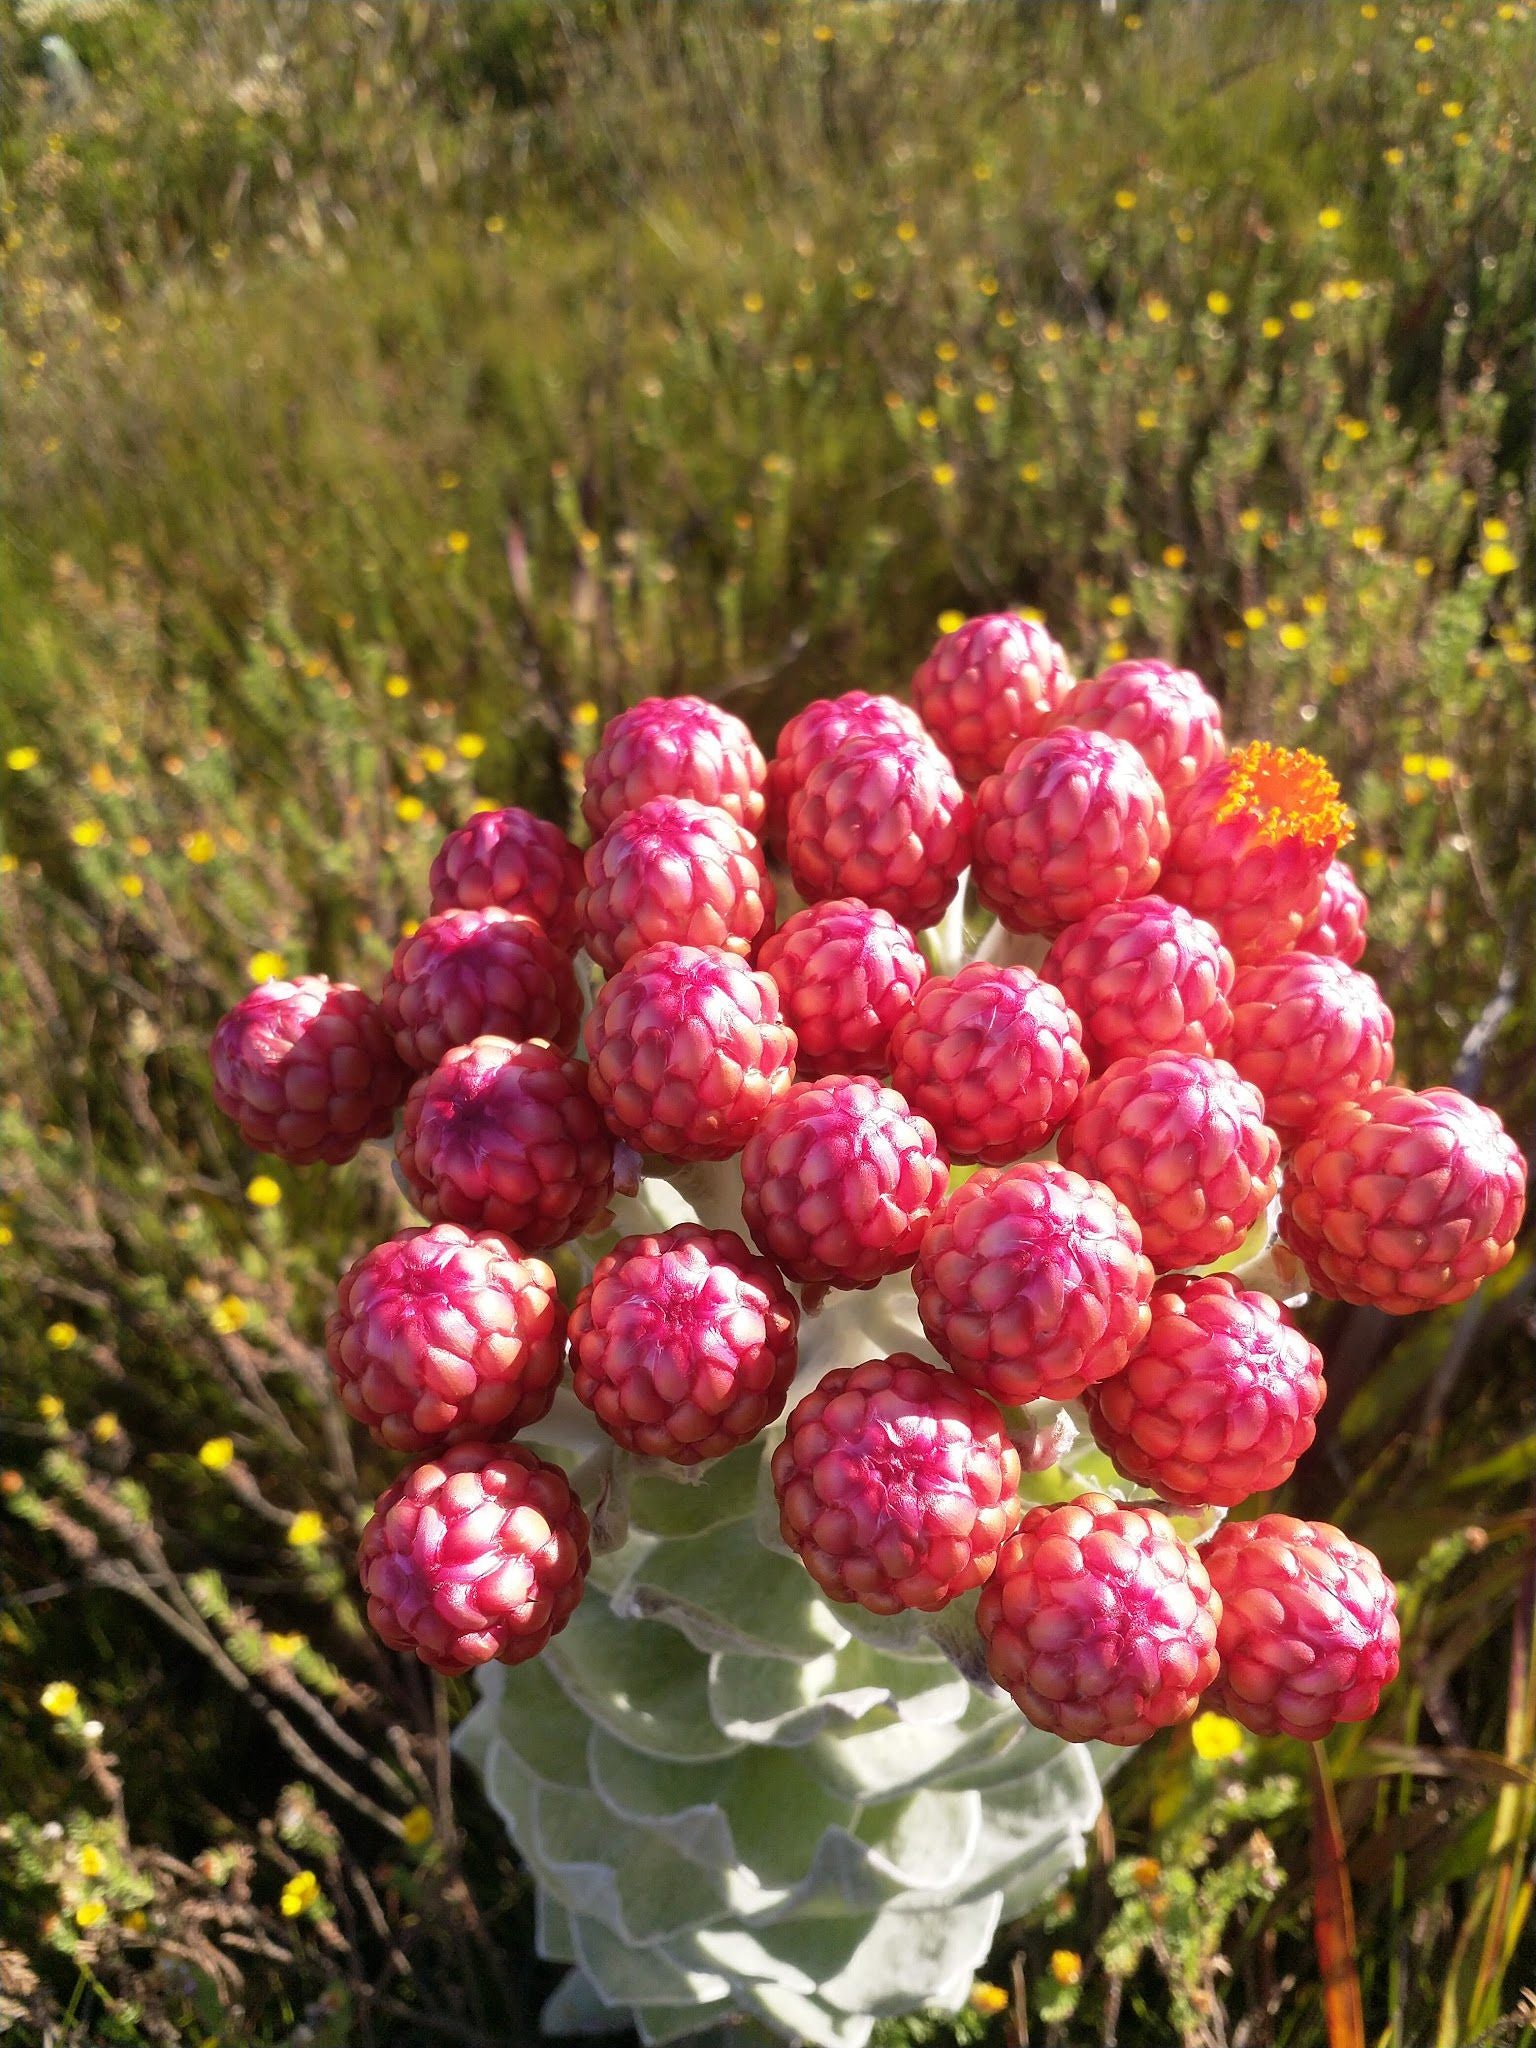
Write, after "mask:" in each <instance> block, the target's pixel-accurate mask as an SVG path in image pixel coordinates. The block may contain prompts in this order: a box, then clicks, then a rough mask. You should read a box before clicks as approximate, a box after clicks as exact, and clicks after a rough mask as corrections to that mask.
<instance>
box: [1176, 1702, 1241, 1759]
mask: <svg viewBox="0 0 1536 2048" xmlns="http://www.w3.org/2000/svg"><path fill="white" fill-rule="evenodd" d="M1189 1739H1190V1741H1191V1742H1192V1743H1193V1744H1194V1746H1195V1755H1196V1756H1197V1757H1200V1758H1201V1759H1202V1760H1203V1761H1204V1762H1205V1763H1208V1764H1215V1763H1220V1762H1222V1760H1223V1759H1224V1758H1226V1757H1229V1756H1236V1755H1237V1754H1238V1752H1239V1751H1240V1750H1241V1748H1242V1746H1243V1731H1242V1729H1241V1728H1239V1727H1238V1725H1237V1723H1236V1722H1235V1721H1229V1720H1228V1719H1227V1717H1226V1715H1225V1714H1197V1715H1196V1716H1195V1719H1194V1723H1193V1725H1192V1726H1191V1728H1190V1731H1189Z"/></svg>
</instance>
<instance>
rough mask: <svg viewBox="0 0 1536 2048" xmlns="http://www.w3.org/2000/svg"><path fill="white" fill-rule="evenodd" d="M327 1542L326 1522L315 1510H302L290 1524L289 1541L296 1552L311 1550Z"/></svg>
mask: <svg viewBox="0 0 1536 2048" xmlns="http://www.w3.org/2000/svg"><path fill="white" fill-rule="evenodd" d="M324 1540H325V1522H324V1519H323V1518H322V1517H321V1516H320V1515H317V1514H316V1513H315V1511H314V1509H313V1508H301V1509H300V1510H299V1512H298V1513H297V1514H296V1515H295V1516H294V1518H293V1520H292V1521H291V1522H290V1523H289V1524H288V1541H289V1544H290V1545H291V1546H292V1548H293V1549H295V1550H311V1549H313V1548H314V1546H315V1544H317V1543H323V1542H324Z"/></svg>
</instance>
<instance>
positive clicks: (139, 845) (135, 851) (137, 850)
mask: <svg viewBox="0 0 1536 2048" xmlns="http://www.w3.org/2000/svg"><path fill="white" fill-rule="evenodd" d="M128 851H129V852H130V853H131V854H132V855H133V857H134V859H135V860H148V858H149V856H150V854H151V853H153V852H154V848H153V847H152V846H151V845H150V843H149V841H148V840H147V839H146V838H145V837H144V834H143V833H142V832H135V833H134V835H133V837H132V838H131V839H130V840H129V842H128Z"/></svg>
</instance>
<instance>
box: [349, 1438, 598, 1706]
mask: <svg viewBox="0 0 1536 2048" xmlns="http://www.w3.org/2000/svg"><path fill="white" fill-rule="evenodd" d="M590 1563H591V1557H590V1553H589V1550H588V1538H587V1518H586V1516H585V1515H584V1514H583V1513H582V1509H581V1504H580V1502H579V1501H578V1500H577V1498H576V1496H575V1494H574V1493H572V1491H571V1488H570V1483H569V1481H568V1480H567V1479H566V1476H565V1474H564V1473H563V1472H562V1471H561V1470H560V1468H559V1466H558V1465H546V1464H545V1462H544V1460H543V1459H542V1458H536V1457H535V1456H534V1455H533V1453H532V1452H531V1451H525V1450H524V1449H523V1448H522V1447H521V1445H519V1444H459V1445H458V1446H456V1447H455V1448H454V1449H453V1450H450V1451H445V1452H444V1453H443V1454H442V1456H441V1457H438V1458H424V1459H422V1461H421V1462H420V1464H417V1465H412V1466H410V1467H409V1468H408V1469H407V1470H406V1471H404V1472H402V1473H401V1475H400V1477H399V1478H398V1479H397V1480H396V1481H395V1483H394V1485H393V1486H391V1487H388V1488H386V1489H385V1491H384V1492H383V1493H381V1494H380V1495H379V1498H378V1500H377V1501H376V1502H375V1503H374V1509H373V1515H372V1517H371V1519H370V1520H369V1523H368V1526H367V1527H366V1528H365V1529H364V1531H363V1537H362V1542H361V1543H360V1544H359V1545H358V1552H357V1571H358V1577H359V1578H360V1579H361V1580H362V1585H363V1591H364V1592H365V1593H366V1594H367V1596H368V1619H369V1621H370V1622H371V1623H372V1624H373V1626H374V1628H375V1629H376V1630H377V1631H378V1633H379V1635H380V1636H382V1637H383V1639H384V1641H385V1642H386V1643H387V1644H388V1645H389V1647H390V1649H392V1650H414V1651H415V1653H416V1655H417V1656H418V1657H419V1658H420V1659H421V1661H422V1663H423V1664H429V1665H430V1666H431V1667H432V1669H433V1670H434V1671H441V1672H442V1673H443V1674H444V1676H445V1677H448V1678H455V1677H457V1676H458V1675H459V1674H460V1673H461V1672H465V1671H472V1670H473V1669H474V1668H475V1666H476V1665H477V1664H489V1663H492V1662H493V1661H494V1662H496V1663H500V1664H521V1663H524V1662H525V1661H526V1660H527V1659H528V1658H529V1657H536V1656H537V1655H538V1653H539V1651H540V1650H542V1649H543V1647H544V1645H545V1644H546V1643H547V1642H548V1641H549V1639H550V1637H551V1636H553V1635H558V1634H559V1632H560V1630H561V1629H563V1628H564V1627H565V1624H566V1623H567V1622H568V1621H569V1620H570V1618H571V1616H572V1614H573V1613H574V1612H575V1611H576V1603H577V1602H578V1601H579V1600H580V1598H581V1591H582V1586H583V1584H584V1583H585V1581H586V1576H587V1570H588V1566H589V1565H590Z"/></svg>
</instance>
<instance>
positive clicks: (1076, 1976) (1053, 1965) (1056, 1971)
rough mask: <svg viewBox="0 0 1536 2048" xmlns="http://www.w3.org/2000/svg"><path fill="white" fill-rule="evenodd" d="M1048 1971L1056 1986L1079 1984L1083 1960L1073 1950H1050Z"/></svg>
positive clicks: (1081, 1979) (1081, 1977)
mask: <svg viewBox="0 0 1536 2048" xmlns="http://www.w3.org/2000/svg"><path fill="white" fill-rule="evenodd" d="M1050 1970H1051V1975H1052V1976H1053V1977H1054V1978H1055V1979H1056V1982H1057V1983H1058V1984H1064V1985H1071V1984H1081V1983H1082V1981H1083V1959H1082V1957H1081V1956H1080V1955H1079V1954H1078V1953H1077V1951H1076V1950H1075V1949H1070V1948H1058V1949H1052V1951H1051V1962H1050Z"/></svg>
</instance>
